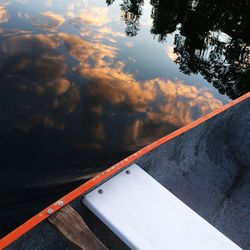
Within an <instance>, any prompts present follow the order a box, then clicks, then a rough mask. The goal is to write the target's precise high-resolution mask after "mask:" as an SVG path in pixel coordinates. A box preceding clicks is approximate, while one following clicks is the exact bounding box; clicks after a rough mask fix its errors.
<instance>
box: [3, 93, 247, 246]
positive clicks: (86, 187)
mask: <svg viewBox="0 0 250 250" xmlns="http://www.w3.org/2000/svg"><path fill="white" fill-rule="evenodd" d="M248 98H250V92H248V93H247V94H245V95H243V96H241V97H239V98H238V99H236V100H234V101H231V102H230V103H228V104H226V105H224V106H222V107H220V108H219V109H217V110H215V111H213V112H211V113H210V114H208V115H205V116H203V117H201V118H200V119H198V120H196V121H194V122H192V123H190V124H188V125H186V126H184V127H182V128H180V129H178V130H176V131H174V132H173V133H171V134H169V135H167V136H165V137H162V138H161V139H159V140H157V141H155V142H153V143H152V144H150V145H148V146H146V147H144V148H142V149H141V150H139V151H137V152H136V153H134V154H132V155H130V156H128V157H127V158H125V159H124V160H122V161H120V162H118V163H117V164H115V165H114V166H112V167H110V168H108V169H107V170H105V171H103V172H101V173H100V174H98V175H97V176H95V177H94V178H92V179H91V180H89V181H87V182H85V183H84V184H82V185H81V186H79V187H78V188H76V189H74V190H73V191H71V192H70V193H68V194H67V195H65V196H64V197H62V198H61V199H60V200H58V201H56V202H55V203H53V204H51V205H50V206H48V207H47V208H45V209H44V210H42V211H41V212H40V213H38V214H36V215H35V216H33V217H32V218H31V219H29V220H28V221H26V222H25V223H23V224H22V225H21V226H19V227H17V228H16V229H15V230H13V231H12V232H10V233H9V234H7V235H6V236H5V237H3V238H2V239H1V240H0V249H3V248H5V247H7V246H8V245H9V244H11V243H12V242H14V241H15V240H17V239H18V238H19V237H21V236H22V235H24V234H25V233H26V232H28V231H29V230H31V229H32V228H34V227H35V226H36V225H38V224H39V223H40V222H42V221H44V220H45V219H46V218H48V217H49V216H50V214H48V210H49V209H50V210H51V211H53V213H54V212H56V211H57V210H59V209H61V208H62V207H63V206H65V205H67V204H69V203H70V202H71V201H73V200H74V199H76V198H77V197H79V196H80V195H84V194H85V193H87V192H88V191H90V190H91V189H93V188H95V187H96V186H98V185H100V184H101V183H103V182H104V181H105V180H107V179H109V178H110V177H112V176H113V175H114V174H116V173H117V172H119V171H121V170H122V169H124V168H126V166H127V165H128V164H130V163H132V162H133V161H135V160H136V159H138V158H139V157H141V156H143V155H144V154H146V153H148V152H150V151H151V150H153V149H155V148H156V147H158V146H160V145H161V144H163V143H165V142H167V141H169V140H171V139H173V138H175V137H177V136H179V135H181V134H183V133H185V132H186V131H188V130H190V129H192V128H194V127H196V126H197V125H199V124H201V123H203V122H205V121H207V120H208V119H210V118H212V117H214V116H216V115H218V114H220V113H222V112H223V111H225V110H227V109H229V108H231V107H233V106H234V105H236V104H238V103H240V102H241V101H243V100H246V99H248ZM59 201H60V202H59ZM62 204H63V205H62Z"/></svg>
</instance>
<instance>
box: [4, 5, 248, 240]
mask: <svg viewBox="0 0 250 250" xmlns="http://www.w3.org/2000/svg"><path fill="white" fill-rule="evenodd" d="M249 6H250V3H249V1H246V0H245V1H239V0H238V1H235V0H227V1H225V0H221V1H218V0H200V1H199V0H197V1H196V0H194V1H191V0H171V1H167V0H151V1H150V2H149V1H143V0H138V1H135V0H124V1H122V0H120V1H118V0H117V1H113V0H107V2H105V1H104V0H91V1H90V0H86V1H80V0H74V1H66V0H45V1H41V0H36V1H31V0H16V1H14V0H13V1H12V0H0V154H1V157H0V160H1V172H0V173H1V184H0V187H1V188H0V192H1V201H0V211H1V213H0V225H1V226H0V228H1V229H0V230H1V235H3V234H5V233H7V232H8V231H9V230H11V229H13V228H14V227H16V226H17V225H19V224H20V223H22V222H23V221H24V220H26V219H27V218H29V217H30V216H31V215H33V214H34V213H36V212H37V211H39V210H40V209H42V208H44V207H46V206H47V205H48V204H49V203H51V202H53V201H54V200H55V199H57V198H58V197H60V196H62V195H63V194H65V193H66V192H68V191H70V190H71V189H72V188H74V187H76V186H77V185H79V184H80V183H82V182H84V181H85V180H86V179H88V178H90V177H91V176H93V175H94V174H95V173H97V172H99V171H101V170H102V169H105V168H107V167H108V166H110V165H111V164H113V163H115V162H117V161H118V160H120V159H122V158H123V157H125V156H127V155H129V154H131V153H132V152H134V151H136V150H138V149H140V148H141V147H143V146H145V145H147V144H149V143H150V142H152V141H154V140H156V139H158V138H160V137H162V136H164V135H166V134H168V133H170V132H172V131H174V130H176V129H177V128H179V127H182V126H183V125H185V124H188V123H190V122H192V121H193V120H195V119H197V118H199V117H201V116H203V115H205V114H207V113H209V112H211V111H213V110H215V109H217V108H218V107H220V106H222V105H223V104H225V103H227V102H229V101H230V100H231V99H235V98H237V97H239V96H241V95H242V94H244V93H246V92H248V91H249V90H250V85H249V78H250V70H249V69H250V67H249V63H250V54H249V49H250V47H249V46H250V32H249V27H250V21H249V13H250V7H249Z"/></svg>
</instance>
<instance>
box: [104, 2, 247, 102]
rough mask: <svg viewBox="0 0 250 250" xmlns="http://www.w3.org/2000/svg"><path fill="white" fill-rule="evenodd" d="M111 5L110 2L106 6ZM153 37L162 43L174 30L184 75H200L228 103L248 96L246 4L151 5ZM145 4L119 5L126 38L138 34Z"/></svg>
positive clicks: (174, 3)
mask: <svg viewBox="0 0 250 250" xmlns="http://www.w3.org/2000/svg"><path fill="white" fill-rule="evenodd" d="M111 3H112V2H111V1H109V2H108V4H111ZM150 3H151V5H152V12H151V17H152V19H153V25H152V28H151V33H152V34H153V35H156V36H157V37H158V40H159V41H160V42H164V41H166V40H167V36H168V34H170V33H173V32H175V31H176V34H175V40H174V53H175V54H176V60H175V62H176V63H178V64H179V66H180V70H181V71H182V72H183V73H185V74H198V73H199V74H201V75H202V76H203V77H204V78H205V79H206V80H207V81H208V82H209V83H212V84H213V86H214V87H216V88H217V89H218V91H219V92H220V93H221V94H226V95H228V96H229V97H231V98H232V99H234V98H237V97H239V96H241V95H242V94H244V93H246V92H248V91H250V84H249V83H248V80H249V77H250V69H249V64H250V54H249V49H250V47H249V45H250V33H249V31H248V30H249V25H250V21H249V19H250V18H249V12H250V3H249V0H240V1H234V0H222V1H217V0H209V1H208V0H168V1H166V0H151V1H150ZM142 6H143V0H137V1H136V0H124V1H123V4H121V9H122V13H123V15H122V16H123V18H124V20H125V23H126V24H127V28H126V33H127V34H128V35H129V36H135V35H136V34H137V32H138V30H139V19H140V17H141V15H142Z"/></svg>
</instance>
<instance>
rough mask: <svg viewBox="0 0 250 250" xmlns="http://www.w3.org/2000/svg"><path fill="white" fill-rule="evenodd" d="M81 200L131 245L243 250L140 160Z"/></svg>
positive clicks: (193, 249) (185, 249) (175, 248)
mask: <svg viewBox="0 0 250 250" xmlns="http://www.w3.org/2000/svg"><path fill="white" fill-rule="evenodd" d="M83 203H84V204H85V205H86V206H87V207H88V208H89V209H90V210H91V211H92V212H93V213H94V214H95V215H96V216H98V217H99V218H100V219H101V220H102V221H103V222H104V223H105V224H106V225H107V226H108V227H109V228H110V229H111V230H112V231H113V232H114V233H115V234H117V235H118V236H119V237H120V238H121V239H122V240H123V241H124V242H125V243H126V244H127V245H128V246H129V247H130V248H131V249H142V250H148V249H157V250H158V249H159V250H160V249H162V250H167V249H169V250H177V249H178V250H182V249H183V250H233V249H234V250H236V249H237V250H238V249H241V248H240V247H238V246H237V245H236V244H235V243H233V242H232V241H231V240H230V239H228V238H227V237H226V236H225V235H223V234H222V233H221V232H219V231H218V230H217V229H216V228H214V227H213V226H212V225H210V224H209V223H208V222H207V221H206V220H204V219H203V218H202V217H200V216H199V215H198V214H197V213H195V212H194V211H193V210H192V209H190V208H189V207H188V206H187V205H185V204H184V203H183V202H182V201H180V200H179V199H178V198H177V197H175V196H174V195H173V194H172V193H170V192H169V191H168V190H167V189H166V188H164V187H163V186H162V185H160V184H159V183H158V182H157V181H156V180H155V179H153V178H152V177H151V176H150V175H148V174H147V173H146V172H145V171H144V170H142V169H141V168H140V167H139V166H138V165H136V164H133V165H131V166H130V167H128V168H127V169H125V170H123V171H122V172H120V173H119V174H117V175H116V176H114V177H113V178H111V179H110V180H108V181H107V182H105V183H104V184H102V185H101V186H99V187H98V188H96V189H94V190H92V191H91V192H89V193H88V194H87V195H86V196H85V197H84V198H83Z"/></svg>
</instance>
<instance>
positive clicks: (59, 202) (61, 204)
mask: <svg viewBox="0 0 250 250" xmlns="http://www.w3.org/2000/svg"><path fill="white" fill-rule="evenodd" d="M63 204H64V203H63V201H57V203H56V205H58V206H60V207H62V206H63Z"/></svg>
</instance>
